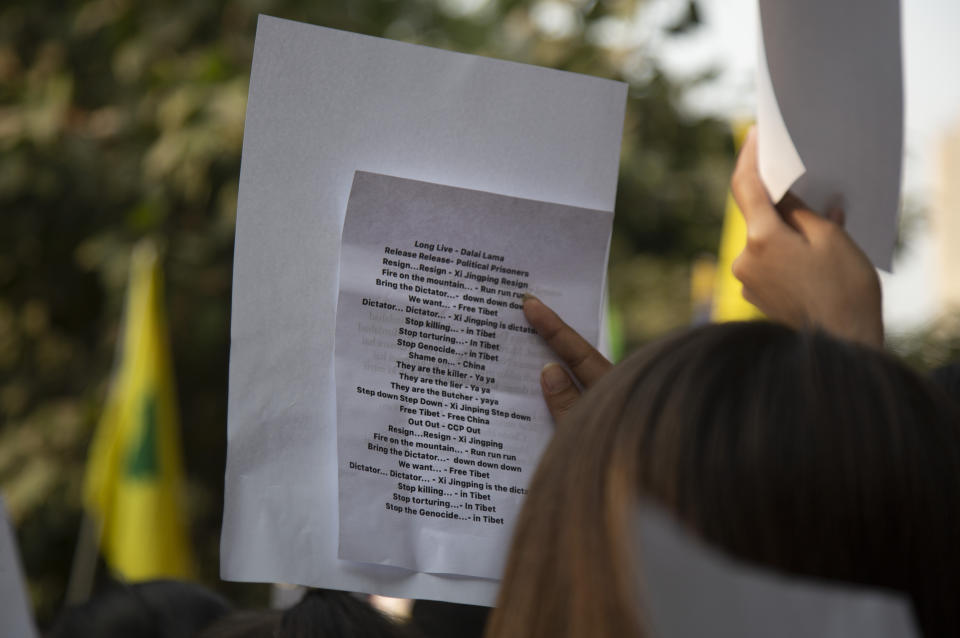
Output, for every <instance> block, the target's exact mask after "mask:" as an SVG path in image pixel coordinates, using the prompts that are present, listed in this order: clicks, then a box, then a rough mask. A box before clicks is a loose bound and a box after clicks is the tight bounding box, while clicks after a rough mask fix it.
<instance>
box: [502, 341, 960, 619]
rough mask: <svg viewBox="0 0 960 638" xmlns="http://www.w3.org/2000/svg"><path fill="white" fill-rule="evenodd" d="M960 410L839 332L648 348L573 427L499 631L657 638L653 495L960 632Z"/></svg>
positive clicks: (790, 565)
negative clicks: (903, 600)
mask: <svg viewBox="0 0 960 638" xmlns="http://www.w3.org/2000/svg"><path fill="white" fill-rule="evenodd" d="M956 410H957V408H956V406H955V405H954V404H953V403H951V402H950V401H949V400H948V399H947V398H946V396H945V395H943V394H941V393H940V391H939V390H938V389H936V388H935V387H934V386H933V385H932V384H930V383H929V382H928V381H926V380H925V379H923V378H921V377H919V376H918V375H917V374H915V373H914V372H912V371H911V370H910V369H908V368H907V367H906V366H904V365H903V364H901V363H900V362H899V361H897V360H895V359H894V358H892V357H890V356H888V355H886V354H884V353H882V352H879V351H875V350H872V349H868V348H865V347H861V346H857V345H854V344H851V343H847V342H842V341H838V340H836V339H833V338H831V337H829V336H827V335H825V334H822V333H807V332H797V331H794V330H792V329H789V328H786V327H783V326H780V325H777V324H772V323H767V322H750V323H730V324H722V325H712V326H706V327H703V328H699V329H695V330H692V331H689V332H685V333H683V334H679V335H676V336H674V337H672V338H668V339H666V340H663V341H661V342H659V343H656V344H654V345H652V346H649V347H647V348H646V349H644V350H642V351H640V352H638V353H637V354H636V355H634V356H632V357H631V358H629V359H627V360H626V361H624V362H623V363H622V364H620V365H619V366H617V367H616V368H614V370H613V371H612V372H611V373H610V374H608V375H607V376H606V377H605V378H603V379H602V380H601V381H600V383H598V384H597V385H596V386H595V387H594V388H592V389H591V390H590V391H589V392H587V393H586V394H585V395H584V396H583V397H582V398H581V400H580V401H579V403H578V405H577V406H576V407H575V408H574V410H573V411H572V412H571V413H570V414H569V415H568V416H567V418H565V419H564V420H563V421H562V422H561V423H560V424H558V426H557V432H556V436H555V437H554V439H553V441H552V442H551V444H550V445H549V446H548V448H547V451H546V453H545V454H544V457H543V459H542V461H541V463H540V466H539V468H538V470H537V472H536V474H535V476H534V478H533V481H532V483H531V486H530V491H529V494H528V496H527V500H526V503H525V505H524V508H523V511H522V513H521V515H520V518H519V521H518V524H517V528H516V532H515V537H514V542H513V547H512V550H511V553H510V558H509V560H508V566H507V569H506V573H505V576H504V581H503V586H502V588H501V592H500V596H499V600H498V604H497V609H496V610H495V611H494V614H493V616H492V618H491V623H490V628H489V631H488V633H487V636H488V637H491V638H504V637H508V636H509V637H514V636H517V637H519V636H523V637H525V638H539V637H544V638H546V637H547V636H549V637H550V638H563V637H565V636H568V637H576V638H581V637H587V636H589V637H591V638H593V637H596V638H604V637H614V636H616V637H629V636H643V635H645V630H644V624H643V618H642V612H641V611H640V610H639V609H638V605H637V601H638V600H639V598H638V596H637V592H636V581H637V578H636V575H635V574H634V573H633V569H632V565H634V564H635V563H634V562H633V561H634V559H635V557H634V556H633V548H632V545H633V542H634V541H633V536H632V533H631V532H630V531H629V530H630V520H631V518H630V517H631V516H632V515H633V513H634V511H635V507H636V505H637V503H638V502H639V499H640V498H641V497H645V498H648V499H650V500H652V501H654V502H657V503H659V504H661V505H662V506H664V507H666V508H667V509H668V510H669V511H671V512H672V513H673V514H674V515H675V516H676V517H677V518H678V519H679V520H680V521H682V522H683V523H684V524H685V525H686V526H687V527H689V528H690V529H692V530H693V531H694V532H695V533H697V534H698V535H700V536H701V537H702V538H704V539H705V540H706V541H707V542H708V543H710V544H712V545H714V546H716V547H718V548H721V549H722V550H725V551H726V552H728V553H729V554H731V555H734V556H737V557H740V558H741V559H744V560H747V561H749V562H752V563H755V564H761V565H765V566H769V567H773V568H776V569H780V570H783V571H786V572H791V573H794V574H799V575H807V576H813V577H819V578H825V579H831V580H837V581H842V582H846V583H856V584H863V585H869V586H876V587H881V588H890V589H894V590H899V591H902V592H905V593H906V594H907V595H908V596H909V597H910V598H911V600H912V602H913V606H914V611H915V614H916V617H917V619H918V622H919V624H920V625H921V628H922V630H923V632H924V635H926V636H941V635H960V611H958V606H957V605H955V604H954V603H955V602H956V598H957V595H958V593H960V588H958V587H960V417H958V413H957V411H956Z"/></svg>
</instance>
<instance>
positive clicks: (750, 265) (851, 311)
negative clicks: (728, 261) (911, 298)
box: [731, 130, 883, 346]
mask: <svg viewBox="0 0 960 638" xmlns="http://www.w3.org/2000/svg"><path fill="white" fill-rule="evenodd" d="M731 189H732V190H733V195H734V197H735V198H736V200H737V203H738V204H739V206H740V210H741V211H742V212H743V216H744V219H745V221H746V224H747V246H746V248H745V249H744V251H743V252H742V253H741V254H740V256H739V257H738V258H737V259H736V261H734V263H733V274H734V276H736V278H737V279H739V280H740V281H741V282H742V283H743V296H744V297H745V298H746V299H747V301H749V302H750V303H752V304H754V305H755V306H757V307H758V308H760V310H762V311H763V312H764V314H766V315H767V316H768V317H770V318H771V319H775V320H777V321H782V322H783V323H786V324H788V325H791V326H794V327H797V328H804V327H812V326H816V327H820V328H823V329H824V330H826V331H827V332H830V333H832V334H834V335H837V336H839V337H843V338H845V339H851V340H853V341H859V342H862V343H866V344H868V345H873V346H882V345H883V321H882V318H881V313H880V310H881V309H880V280H879V279H878V278H877V273H876V271H875V270H874V269H873V266H872V265H871V264H870V260H869V259H867V256H866V255H865V254H864V253H863V251H862V250H860V248H858V247H857V245H856V244H855V243H854V242H853V240H852V239H850V236H849V235H847V233H846V232H844V230H843V227H842V226H841V225H840V224H838V223H836V222H835V221H833V220H830V219H824V218H822V217H820V216H819V215H817V214H816V213H814V212H812V211H811V210H809V209H807V208H805V207H804V206H803V205H802V202H800V201H799V200H797V199H796V198H795V197H792V196H791V195H789V194H788V195H787V197H786V198H784V201H783V202H782V203H781V206H780V211H778V210H777V209H776V208H774V206H773V202H771V201H770V198H769V196H768V195H767V191H766V190H765V189H764V187H763V184H762V183H761V181H760V175H759V173H758V171H757V135H756V131H755V130H753V131H751V132H750V134H749V135H748V136H747V140H746V142H744V145H743V149H742V150H741V152H740V158H739V160H738V162H737V168H736V171H734V174H733V179H732V180H731Z"/></svg>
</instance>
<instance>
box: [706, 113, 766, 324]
mask: <svg viewBox="0 0 960 638" xmlns="http://www.w3.org/2000/svg"><path fill="white" fill-rule="evenodd" d="M749 129H750V127H749V126H748V125H746V124H740V125H737V126H735V127H734V137H735V138H736V143H737V148H738V149H739V148H740V146H741V145H742V144H743V140H744V138H745V137H746V136H747V131H748V130H749ZM746 245H747V225H746V223H744V221H743V214H741V212H740V208H739V207H738V206H737V202H736V201H734V199H733V195H730V194H729V193H728V194H727V208H726V211H725V213H724V216H723V233H722V235H721V237H720V253H719V255H718V256H717V270H716V279H715V280H714V288H713V307H712V310H711V313H710V318H711V319H712V320H713V321H739V320H745V319H760V318H762V317H763V313H761V312H760V310H759V309H758V308H757V307H756V306H754V305H753V304H751V303H750V302H749V301H747V300H746V299H744V298H743V286H742V285H740V282H739V281H737V279H736V277H734V276H733V272H731V268H732V267H733V260H734V259H736V258H737V255H739V254H740V253H741V252H743V249H744V247H746Z"/></svg>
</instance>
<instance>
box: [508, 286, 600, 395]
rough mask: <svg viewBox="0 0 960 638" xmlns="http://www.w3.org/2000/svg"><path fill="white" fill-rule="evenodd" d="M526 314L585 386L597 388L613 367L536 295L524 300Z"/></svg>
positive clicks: (527, 296)
mask: <svg viewBox="0 0 960 638" xmlns="http://www.w3.org/2000/svg"><path fill="white" fill-rule="evenodd" d="M523 314H524V316H526V318H527V321H529V322H530V325H531V326H533V328H534V329H535V330H536V331H537V333H538V334H539V335H540V336H541V337H543V339H544V340H545V341H546V342H547V345H548V346H550V349H551V350H553V351H554V352H555V353H557V356H558V357H560V360H561V361H563V362H564V363H565V364H566V365H567V367H568V368H570V371H571V372H573V374H574V376H576V378H577V381H579V382H580V383H581V384H582V385H583V386H584V387H590V386H591V385H593V384H594V383H595V382H596V381H597V379H599V378H600V377H602V376H603V375H604V374H605V373H606V372H607V370H609V369H610V368H611V367H612V366H613V364H612V363H610V362H609V361H607V359H606V358H605V357H604V356H603V355H602V354H600V352H599V351H598V350H597V349H596V348H594V347H593V346H592V345H590V342H589V341H587V340H586V339H584V338H583V337H581V336H580V335H579V334H578V333H577V331H576V330H574V329H573V328H571V327H570V326H568V325H567V324H566V323H564V321H563V319H561V318H560V317H559V316H557V313H555V312H554V311H553V310H551V309H550V308H548V307H547V305H546V304H544V303H543V302H542V301H540V300H539V299H537V298H536V297H534V296H533V295H529V294H528V295H526V296H525V297H524V300H523Z"/></svg>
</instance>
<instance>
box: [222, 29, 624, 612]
mask: <svg viewBox="0 0 960 638" xmlns="http://www.w3.org/2000/svg"><path fill="white" fill-rule="evenodd" d="M625 97H626V86H625V85H624V84H621V83H616V82H611V81H607V80H601V79H597V78H591V77H585V76H580V75H576V74H571V73H565V72H560V71H555V70H548V69H542V68H537V67H532V66H527V65H521V64H514V63H509V62H503V61H498V60H490V59H484V58H480V57H475V56H469V55H462V54H457V53H450V52H444V51H437V50H433V49H428V48H424V47H419V46H414V45H408V44H402V43H397V42H390V41H387V40H381V39H377V38H370V37H366V36H358V35H353V34H349V33H343V32H338V31H333V30H330V29H324V28H321V27H315V26H309V25H304V24H298V23H294V22H289V21H285V20H278V19H275V18H270V17H261V18H260V22H259V25H258V29H257V39H256V45H255V51H254V59H253V69H252V72H251V78H250V94H249V100H248V104H247V116H246V129H245V133H244V142H243V160H242V169H241V175H240V190H239V202H238V210H237V237H236V246H235V256H234V285H233V308H232V324H231V353H230V397H229V416H228V451H227V469H226V496H225V503H224V520H223V536H222V541H221V574H222V576H223V578H225V579H228V580H241V581H259V582H287V583H299V584H303V585H312V586H323V587H331V588H338V589H344V590H353V591H368V592H376V593H380V594H385V595H394V596H407V597H420V598H428V599H439V600H451V601H459V602H468V603H475V604H490V603H492V600H493V596H494V592H495V590H496V582H495V581H492V580H488V579H480V578H463V577H446V576H441V575H435V574H428V573H422V572H417V571H411V570H408V569H402V568H397V567H390V566H374V565H369V564H364V563H360V562H354V561H346V560H341V559H339V558H338V533H337V529H338V514H337V447H336V445H337V441H336V410H337V406H336V396H335V385H334V326H335V313H336V304H337V286H338V264H339V262H340V232H341V227H342V224H343V219H344V214H345V211H346V206H347V199H348V196H349V193H350V188H351V184H352V181H353V176H354V173H355V171H357V170H362V171H371V172H377V173H384V174H388V175H393V176H397V177H403V178H409V179H415V180H421V181H426V182H433V183H436V184H446V185H452V186H457V187H460V188H467V189H474V190H480V191H488V192H494V193H499V194H502V195H507V196H511V197H520V198H526V199H532V200H540V201H546V202H554V203H558V204H563V205H568V206H576V207H582V208H589V209H596V210H600V211H612V210H613V204H614V197H615V190H616V180H617V168H618V159H619V150H620V139H621V135H622V126H623V113H624V105H625ZM534 239H535V238H531V240H534ZM574 258H575V257H573V256H572V257H571V259H574ZM593 310H594V311H595V312H598V311H599V309H593Z"/></svg>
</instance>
